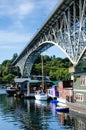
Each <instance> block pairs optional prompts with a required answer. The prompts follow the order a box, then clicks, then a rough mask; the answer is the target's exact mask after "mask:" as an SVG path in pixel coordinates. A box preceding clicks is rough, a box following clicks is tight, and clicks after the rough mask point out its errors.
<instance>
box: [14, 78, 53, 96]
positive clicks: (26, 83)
mask: <svg viewBox="0 0 86 130" xmlns="http://www.w3.org/2000/svg"><path fill="white" fill-rule="evenodd" d="M15 83H16V85H17V86H20V93H21V94H22V95H24V97H34V95H35V92H36V91H38V90H41V88H42V76H33V77H30V78H18V79H15ZM52 85H53V82H52V81H51V80H50V79H48V78H47V77H44V90H45V91H47V89H48V88H50V87H51V86H52Z"/></svg>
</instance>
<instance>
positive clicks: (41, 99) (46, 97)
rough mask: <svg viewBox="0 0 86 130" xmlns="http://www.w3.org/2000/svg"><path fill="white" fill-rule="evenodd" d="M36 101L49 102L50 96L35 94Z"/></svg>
mask: <svg viewBox="0 0 86 130" xmlns="http://www.w3.org/2000/svg"><path fill="white" fill-rule="evenodd" d="M35 99H36V100H40V101H47V100H48V96H47V94H45V93H39V94H35Z"/></svg>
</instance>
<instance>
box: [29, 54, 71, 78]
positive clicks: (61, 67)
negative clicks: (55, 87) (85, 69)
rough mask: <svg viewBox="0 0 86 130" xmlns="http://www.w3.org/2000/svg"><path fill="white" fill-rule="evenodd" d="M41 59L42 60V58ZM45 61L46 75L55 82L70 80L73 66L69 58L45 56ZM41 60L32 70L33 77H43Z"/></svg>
mask: <svg viewBox="0 0 86 130" xmlns="http://www.w3.org/2000/svg"><path fill="white" fill-rule="evenodd" d="M40 59H41V58H40ZM43 59H44V60H43V61H44V65H43V68H44V75H49V76H51V77H53V79H55V80H67V79H70V74H69V67H70V66H72V64H71V62H70V61H69V59H68V58H65V59H62V58H59V57H58V58H55V56H53V57H49V56H47V55H45V56H43ZM41 66H42V65H41V60H40V62H39V63H37V62H35V64H34V65H33V68H32V72H31V74H32V75H41V74H42V72H41V69H42V68H41Z"/></svg>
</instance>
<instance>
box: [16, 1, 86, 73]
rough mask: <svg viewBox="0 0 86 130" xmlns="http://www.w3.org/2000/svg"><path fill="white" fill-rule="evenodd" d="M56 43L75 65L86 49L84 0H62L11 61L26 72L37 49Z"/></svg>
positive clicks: (35, 55)
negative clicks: (13, 60)
mask: <svg viewBox="0 0 86 130" xmlns="http://www.w3.org/2000/svg"><path fill="white" fill-rule="evenodd" d="M52 45H56V46H58V47H59V48H60V49H61V50H62V51H63V52H64V53H65V54H66V55H67V57H68V58H69V59H70V61H71V62H72V64H73V65H75V66H76V65H77V64H78V62H79V60H80V59H81V57H82V56H83V55H84V53H85V52H86V0H63V1H62V3H61V4H60V6H59V7H58V8H57V9H56V10H55V11H54V13H53V14H52V15H51V17H50V18H49V19H48V20H47V21H46V23H45V24H44V25H43V26H42V27H41V29H40V30H38V32H37V34H36V35H35V36H34V37H33V38H32V40H31V41H30V43H29V44H28V45H27V46H26V47H25V49H24V50H23V51H22V53H21V54H20V56H19V57H18V59H17V60H16V61H15V63H14V64H16V65H18V66H21V62H22V64H23V65H22V67H21V69H23V73H24V75H25V74H26V73H28V74H30V71H31V68H32V65H33V63H34V61H35V59H36V57H37V56H38V54H40V53H41V52H43V51H45V50H46V49H48V48H49V47H51V46H52Z"/></svg>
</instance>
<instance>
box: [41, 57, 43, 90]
mask: <svg viewBox="0 0 86 130" xmlns="http://www.w3.org/2000/svg"><path fill="white" fill-rule="evenodd" d="M41 61H42V88H43V89H44V67H43V56H42V55H41Z"/></svg>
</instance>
